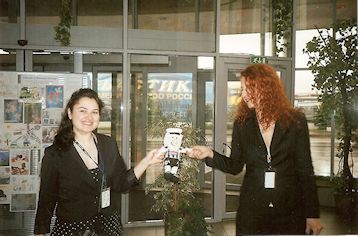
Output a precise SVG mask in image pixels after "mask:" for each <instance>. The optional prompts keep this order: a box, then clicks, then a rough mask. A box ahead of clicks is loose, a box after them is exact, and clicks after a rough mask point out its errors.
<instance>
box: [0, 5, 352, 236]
mask: <svg viewBox="0 0 358 236" xmlns="http://www.w3.org/2000/svg"><path fill="white" fill-rule="evenodd" d="M292 2H294V3H295V5H294V6H292V5H291V3H292ZM64 3H71V4H70V5H67V8H66V9H67V11H68V12H69V14H70V16H71V19H70V28H69V29H67V30H69V31H67V32H69V33H70V37H69V38H68V39H69V42H70V44H69V45H64V44H63V42H61V40H58V39H56V38H55V37H56V31H55V28H54V27H56V26H59V23H60V22H61V20H65V21H66V20H67V21H68V20H69V18H67V19H66V18H61V14H60V12H61V11H62V12H63V8H64V7H66V6H64V5H63V4H64ZM280 4H281V5H280ZM61 9H62V10H61ZM277 9H283V11H282V12H278V11H277ZM356 15H357V3H356V1H354V0H339V1H338V0H337V1H331V0H324V1H308V0H297V1H273V0H264V1H262V0H252V1H244V0H238V1H225V0H220V1H214V0H186V1H175V0H145V1H144V0H129V1H115V0H104V1H100V0H93V1H83V0H77V1H74V0H72V1H69V0H63V1H39V0H26V1H22V0H0V32H1V34H0V49H1V50H0V70H1V71H34V72H35V71H36V72H56V73H85V74H86V75H87V76H88V77H89V78H90V79H89V81H88V84H87V85H86V86H87V87H91V88H93V89H94V90H96V91H97V92H98V93H99V95H100V97H101V98H102V99H103V100H104V102H105V109H104V113H103V114H102V118H101V123H100V126H99V129H98V131H99V132H101V133H104V134H107V135H110V136H112V137H115V138H116V140H117V143H118V147H119V149H120V153H121V154H122V156H123V158H124V159H125V162H126V163H127V165H128V167H133V166H135V165H136V164H137V163H138V162H139V161H140V160H142V158H143V157H144V156H145V155H146V152H147V151H149V150H151V149H153V148H157V147H160V146H161V145H162V141H163V136H164V133H159V134H158V133H155V132H153V127H155V125H157V126H160V124H158V122H159V121H164V120H168V119H171V121H175V122H178V123H181V124H182V123H185V124H188V125H189V126H190V127H192V128H193V129H198V130H201V134H202V135H203V136H204V137H205V140H206V144H207V145H210V146H212V147H213V148H215V149H216V150H217V151H219V152H221V153H226V154H227V155H229V154H230V145H231V134H232V123H233V119H234V115H235V108H236V107H235V105H236V104H237V102H238V99H240V86H241V84H240V80H239V77H240V71H241V70H242V69H243V68H245V67H246V66H247V65H249V64H250V63H251V62H252V60H250V59H252V55H256V56H264V57H265V59H266V60H267V62H268V63H269V64H271V65H273V66H274V67H275V68H276V69H277V70H279V71H280V75H281V76H282V78H283V80H284V85H285V89H286V92H287V95H288V96H289V98H290V99H291V100H292V103H293V104H294V105H295V106H296V107H299V108H302V109H303V110H304V112H305V114H306V116H307V118H308V121H309V129H310V135H311V150H312V157H313V164H314V169H315V174H316V175H319V176H329V175H332V174H333V173H332V167H331V163H332V162H331V158H332V156H333V157H334V158H335V154H336V153H335V148H333V150H334V152H332V147H333V146H336V144H337V140H336V136H335V133H334V132H332V131H331V129H329V128H328V129H325V130H320V129H318V127H316V126H315V125H314V123H313V119H314V114H315V109H316V107H317V106H319V105H320V104H319V102H318V100H317V97H318V94H319V93H318V91H315V90H312V83H313V75H312V72H311V71H309V70H308V67H307V60H308V57H307V55H306V54H303V53H302V50H303V49H304V48H305V46H306V43H307V42H308V41H309V40H311V39H312V38H313V37H314V36H318V33H317V30H316V28H318V29H323V28H329V27H330V26H331V24H332V23H333V22H334V21H335V20H336V19H343V18H349V17H353V16H356ZM217 16H219V18H217ZM293 17H296V18H295V20H294V22H295V24H294V25H293V23H292V21H293V20H292V19H293ZM283 28H284V29H283ZM293 36H295V38H294V40H295V41H292V37H293ZM18 40H27V41H26V45H21V44H19V42H18ZM216 40H219V41H218V42H217V41H216ZM292 42H293V43H292ZM293 45H294V46H295V47H294V48H293V47H292V46H293ZM0 79H1V78H0ZM224 84H225V86H224ZM0 91H1V90H0ZM0 101H1V99H0ZM0 107H1V106H0ZM151 128H152V129H151ZM159 128H160V129H159ZM159 128H158V130H161V129H163V127H159ZM332 136H333V140H335V141H333V143H332ZM357 153H358V150H357V145H356V143H355V145H353V153H352V156H354V157H353V158H355V157H357ZM333 163H334V164H333V165H334V168H333V169H334V170H337V166H338V160H336V158H335V159H334V162H333ZM352 168H354V169H353V170H354V171H353V175H354V176H357V175H358V169H357V167H356V166H353V167H352ZM162 171H163V168H162V167H161V166H153V167H151V168H149V169H148V170H147V171H146V172H145V174H144V176H143V178H142V180H141V184H140V185H139V186H137V187H136V188H134V189H132V190H131V191H130V192H129V193H128V194H124V195H123V197H122V199H121V202H122V212H121V217H122V222H123V223H124V225H125V226H126V225H127V226H128V225H134V226H137V225H141V224H143V223H144V222H145V224H149V225H150V224H151V223H152V222H160V221H161V220H163V216H162V214H161V213H160V212H159V213H156V212H153V211H152V210H151V208H152V206H153V203H154V199H153V194H152V193H149V194H146V193H145V190H146V187H148V185H150V184H152V183H154V181H155V180H156V178H157V177H158V175H159V174H160V173H161V172H162ZM242 177H243V173H241V174H240V175H237V176H231V175H225V174H223V173H221V172H219V171H216V170H213V169H212V168H209V167H207V166H205V164H204V163H202V164H201V165H200V166H199V174H198V177H197V178H198V180H199V183H200V190H199V191H197V192H195V196H197V197H198V198H199V199H200V200H201V202H202V203H203V206H204V210H205V217H206V218H207V219H210V220H213V221H220V220H222V219H223V218H234V217H235V212H236V209H237V206H238V197H239V195H240V185H241V183H242ZM0 186H1V185H0ZM159 191H160V190H159ZM0 206H1V207H0V219H1V220H0V234H2V233H3V232H5V231H6V230H13V231H16V232H20V235H31V232H32V227H33V220H34V214H33V212H26V213H22V212H10V211H9V206H8V205H7V204H1V202H0Z"/></svg>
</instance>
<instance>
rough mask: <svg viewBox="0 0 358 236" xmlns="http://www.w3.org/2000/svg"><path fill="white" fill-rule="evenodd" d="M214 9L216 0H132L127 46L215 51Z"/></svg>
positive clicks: (130, 2) (130, 3)
mask: <svg viewBox="0 0 358 236" xmlns="http://www.w3.org/2000/svg"><path fill="white" fill-rule="evenodd" d="M214 9H215V1H214V0H208V1H204V0H187V1H177V0H131V1H129V17H128V28H129V32H128V47H129V48H140V49H154V50H175V51H177V50H178V51H209V52H212V51H214V49H215V34H214V33H215V11H214Z"/></svg>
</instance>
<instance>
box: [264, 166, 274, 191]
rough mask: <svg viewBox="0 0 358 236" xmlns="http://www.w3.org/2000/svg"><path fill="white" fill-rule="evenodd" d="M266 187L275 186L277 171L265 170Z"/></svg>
mask: <svg viewBox="0 0 358 236" xmlns="http://www.w3.org/2000/svg"><path fill="white" fill-rule="evenodd" d="M265 188H275V171H273V170H266V171H265Z"/></svg>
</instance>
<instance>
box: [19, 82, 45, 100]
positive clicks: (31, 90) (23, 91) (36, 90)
mask: <svg viewBox="0 0 358 236" xmlns="http://www.w3.org/2000/svg"><path fill="white" fill-rule="evenodd" d="M43 89H44V88H41V87H26V86H25V87H21V88H20V96H19V97H20V98H21V99H24V100H26V101H39V100H41V97H42V96H43Z"/></svg>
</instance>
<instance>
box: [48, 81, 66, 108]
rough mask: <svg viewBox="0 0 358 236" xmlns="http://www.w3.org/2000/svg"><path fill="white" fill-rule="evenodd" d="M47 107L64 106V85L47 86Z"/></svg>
mask: <svg viewBox="0 0 358 236" xmlns="http://www.w3.org/2000/svg"><path fill="white" fill-rule="evenodd" d="M46 108H63V86H62V85H47V86H46Z"/></svg>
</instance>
